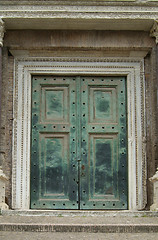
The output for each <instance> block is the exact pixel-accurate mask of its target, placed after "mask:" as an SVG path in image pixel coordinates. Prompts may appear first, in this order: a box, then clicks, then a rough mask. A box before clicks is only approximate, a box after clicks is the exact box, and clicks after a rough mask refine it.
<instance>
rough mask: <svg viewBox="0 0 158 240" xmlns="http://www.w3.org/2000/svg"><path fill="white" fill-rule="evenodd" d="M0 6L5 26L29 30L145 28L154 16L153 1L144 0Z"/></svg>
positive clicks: (4, 3) (156, 16)
mask: <svg viewBox="0 0 158 240" xmlns="http://www.w3.org/2000/svg"><path fill="white" fill-rule="evenodd" d="M1 2H2V3H1ZM0 6H1V9H0V17H1V18H3V19H4V21H5V22H6V29H7V28H8V29H30V25H31V29H100V30H142V31H149V30H150V28H151V26H152V24H153V22H154V20H155V19H158V5H157V3H156V2H154V1H145V0H137V1H123V2H120V1H116V2H115V1H110V2H109V1H97V0H95V1H38V3H37V1H18V3H17V1H15V2H14V3H13V2H12V1H11V3H10V4H8V1H0ZM72 19H73V23H72ZM116 20H118V22H117V24H116ZM92 24H93V26H91V25H92Z"/></svg>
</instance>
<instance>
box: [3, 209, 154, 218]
mask: <svg viewBox="0 0 158 240" xmlns="http://www.w3.org/2000/svg"><path fill="white" fill-rule="evenodd" d="M1 214H2V215H3V216H54V217H56V216H57V217H58V216H63V217H81V216H84V217H89V216H93V217H97V216H98V217H99V216H102V217H158V211H129V210H121V211H108V210H106V211H104V210H98V211H97V210H95V211H93V210H86V211H84V210H26V211H25V210H2V212H1Z"/></svg>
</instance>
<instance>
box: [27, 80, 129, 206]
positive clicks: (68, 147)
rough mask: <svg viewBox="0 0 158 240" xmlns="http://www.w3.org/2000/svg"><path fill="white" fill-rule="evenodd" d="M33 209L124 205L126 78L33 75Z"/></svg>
mask: <svg viewBox="0 0 158 240" xmlns="http://www.w3.org/2000/svg"><path fill="white" fill-rule="evenodd" d="M31 125H32V135H31V139H32V140H31V208H32V209H127V197H128V196H127V185H128V184H127V136H126V80H125V78H124V77H87V76H85V77H83V76H82V77H79V76H77V77H74V76H71V77H68V76H37V77H36V76H34V77H33V78H32V124H31Z"/></svg>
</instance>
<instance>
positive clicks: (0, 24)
mask: <svg viewBox="0 0 158 240" xmlns="http://www.w3.org/2000/svg"><path fill="white" fill-rule="evenodd" d="M4 32H5V28H4V22H3V20H2V19H1V18H0V47H3V37H4Z"/></svg>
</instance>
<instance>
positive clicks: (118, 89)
mask: <svg viewBox="0 0 158 240" xmlns="http://www.w3.org/2000/svg"><path fill="white" fill-rule="evenodd" d="M125 93H126V86H125V78H122V77H112V78H108V77H104V78H101V77H95V78H94V77H83V78H81V106H82V107H81V115H82V118H81V132H82V138H81V142H82V144H81V146H82V148H81V160H82V161H81V178H80V196H81V199H80V208H81V209H127V152H126V149H127V144H126V94H125Z"/></svg>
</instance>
